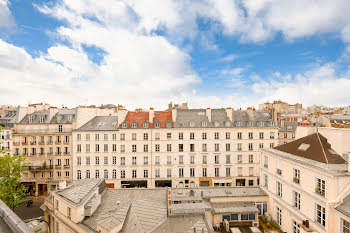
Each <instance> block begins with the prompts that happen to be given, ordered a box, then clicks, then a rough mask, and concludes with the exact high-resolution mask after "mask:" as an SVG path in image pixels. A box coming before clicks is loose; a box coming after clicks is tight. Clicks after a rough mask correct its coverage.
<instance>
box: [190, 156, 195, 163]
mask: <svg viewBox="0 0 350 233" xmlns="http://www.w3.org/2000/svg"><path fill="white" fill-rule="evenodd" d="M190 164H194V155H191V157H190Z"/></svg>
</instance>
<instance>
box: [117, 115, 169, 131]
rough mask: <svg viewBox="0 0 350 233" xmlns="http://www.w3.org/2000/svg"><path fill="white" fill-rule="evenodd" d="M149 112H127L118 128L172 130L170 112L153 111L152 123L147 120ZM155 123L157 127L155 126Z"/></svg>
mask: <svg viewBox="0 0 350 233" xmlns="http://www.w3.org/2000/svg"><path fill="white" fill-rule="evenodd" d="M149 115H150V114H149V112H143V111H137V112H128V114H127V115H126V117H125V120H124V122H123V123H122V124H121V125H119V128H138V129H140V128H165V127H166V128H172V127H173V124H172V122H171V120H172V112H169V111H154V117H153V119H152V120H153V122H152V123H151V122H150V121H151V119H149ZM156 122H157V123H159V126H156Z"/></svg>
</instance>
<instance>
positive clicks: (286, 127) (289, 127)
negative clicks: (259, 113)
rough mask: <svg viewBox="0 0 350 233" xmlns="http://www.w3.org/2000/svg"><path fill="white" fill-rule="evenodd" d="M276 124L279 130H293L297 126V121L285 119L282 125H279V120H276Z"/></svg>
mask: <svg viewBox="0 0 350 233" xmlns="http://www.w3.org/2000/svg"><path fill="white" fill-rule="evenodd" d="M278 126H279V131H280V132H295V131H296V129H297V127H298V122H295V121H286V122H284V126H283V127H281V122H278Z"/></svg>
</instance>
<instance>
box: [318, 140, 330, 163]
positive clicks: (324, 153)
mask: <svg viewBox="0 0 350 233" xmlns="http://www.w3.org/2000/svg"><path fill="white" fill-rule="evenodd" d="M316 135H317V139H318V141H319V142H320V145H321V148H322V152H323V155H324V158H325V159H326V161H327V164H328V158H327V155H326V151H325V150H324V147H323V144H322V142H321V139H320V135H319V133H316Z"/></svg>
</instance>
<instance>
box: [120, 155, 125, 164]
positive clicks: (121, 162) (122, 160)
mask: <svg viewBox="0 0 350 233" xmlns="http://www.w3.org/2000/svg"><path fill="white" fill-rule="evenodd" d="M120 165H122V166H124V165H125V157H120Z"/></svg>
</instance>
